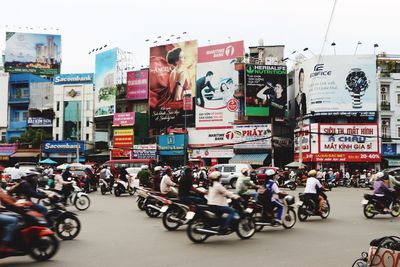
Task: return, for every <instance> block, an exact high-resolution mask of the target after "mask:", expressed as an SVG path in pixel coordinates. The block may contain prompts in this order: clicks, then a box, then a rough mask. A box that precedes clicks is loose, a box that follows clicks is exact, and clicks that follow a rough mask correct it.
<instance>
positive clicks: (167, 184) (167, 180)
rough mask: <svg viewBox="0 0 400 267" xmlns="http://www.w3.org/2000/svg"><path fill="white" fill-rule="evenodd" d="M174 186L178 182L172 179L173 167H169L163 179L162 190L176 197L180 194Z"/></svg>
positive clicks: (163, 192)
mask: <svg viewBox="0 0 400 267" xmlns="http://www.w3.org/2000/svg"><path fill="white" fill-rule="evenodd" d="M174 186H176V183H174V182H173V181H172V169H171V168H170V167H167V168H166V169H165V175H164V176H163V178H162V179H161V183H160V192H161V193H162V194H164V195H167V196H168V197H176V196H178V191H177V190H176V188H175V187H174Z"/></svg>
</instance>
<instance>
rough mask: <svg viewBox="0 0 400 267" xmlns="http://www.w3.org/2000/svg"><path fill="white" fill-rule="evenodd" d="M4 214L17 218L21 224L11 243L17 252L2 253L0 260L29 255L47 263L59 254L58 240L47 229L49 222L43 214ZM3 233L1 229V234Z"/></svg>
mask: <svg viewBox="0 0 400 267" xmlns="http://www.w3.org/2000/svg"><path fill="white" fill-rule="evenodd" d="M3 214H7V215H10V216H15V217H17V218H18V219H19V221H20V222H19V224H18V227H17V230H16V231H15V233H14V236H13V240H12V241H11V248H13V249H15V250H16V252H13V253H1V252H0V259H2V258H6V257H12V256H25V255H29V256H31V257H32V258H33V259H34V260H36V261H46V260H49V259H50V258H52V257H53V256H54V255H55V254H56V253H57V251H58V247H59V242H58V239H57V238H56V237H55V234H54V232H53V231H51V230H50V229H49V228H48V227H47V221H46V219H45V218H44V217H43V215H42V214H40V213H38V212H35V211H26V212H23V213H22V214H21V215H19V214H16V213H12V212H4V213H3ZM1 232H2V230H1V229H0V234H1Z"/></svg>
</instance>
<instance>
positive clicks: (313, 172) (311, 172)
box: [308, 170, 317, 177]
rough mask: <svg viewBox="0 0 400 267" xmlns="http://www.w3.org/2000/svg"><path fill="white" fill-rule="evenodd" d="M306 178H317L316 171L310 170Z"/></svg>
mask: <svg viewBox="0 0 400 267" xmlns="http://www.w3.org/2000/svg"><path fill="white" fill-rule="evenodd" d="M308 176H310V177H315V176H317V171H316V170H311V171H309V172H308Z"/></svg>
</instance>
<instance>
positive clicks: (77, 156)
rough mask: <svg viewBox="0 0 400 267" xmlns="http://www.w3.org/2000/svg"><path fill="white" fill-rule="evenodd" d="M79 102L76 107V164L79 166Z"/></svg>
mask: <svg viewBox="0 0 400 267" xmlns="http://www.w3.org/2000/svg"><path fill="white" fill-rule="evenodd" d="M79 117H80V116H79V102H77V105H76V163H78V164H79V157H80V156H79V149H80V146H79V140H80V129H79Z"/></svg>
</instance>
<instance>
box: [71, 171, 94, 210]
mask: <svg viewBox="0 0 400 267" xmlns="http://www.w3.org/2000/svg"><path fill="white" fill-rule="evenodd" d="M68 180H69V181H72V188H73V191H72V192H71V194H70V195H69V197H68V201H69V202H70V204H72V205H74V206H75V207H76V208H77V209H78V210H80V211H83V210H87V209H88V208H89V207H90V198H89V196H88V194H86V193H84V192H83V190H82V188H80V187H79V186H78V185H77V183H76V181H74V180H72V179H71V178H69V179H68Z"/></svg>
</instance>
